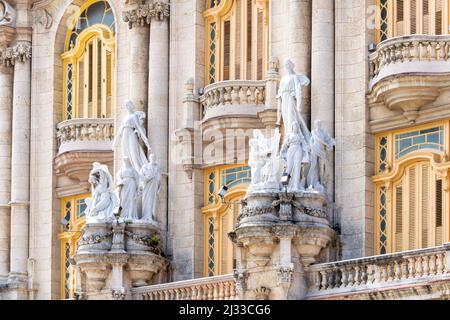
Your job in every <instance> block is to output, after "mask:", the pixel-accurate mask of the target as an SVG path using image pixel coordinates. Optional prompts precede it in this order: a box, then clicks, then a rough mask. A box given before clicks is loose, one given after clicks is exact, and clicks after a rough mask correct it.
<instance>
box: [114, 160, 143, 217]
mask: <svg viewBox="0 0 450 320" xmlns="http://www.w3.org/2000/svg"><path fill="white" fill-rule="evenodd" d="M116 186H117V188H118V194H119V200H120V207H121V208H122V210H121V217H122V218H123V219H124V220H137V219H139V215H138V206H137V203H138V201H139V174H138V172H137V171H136V170H135V169H134V168H133V166H132V165H131V162H130V159H128V158H123V165H122V167H121V168H120V170H119V172H118V173H117V176H116Z"/></svg>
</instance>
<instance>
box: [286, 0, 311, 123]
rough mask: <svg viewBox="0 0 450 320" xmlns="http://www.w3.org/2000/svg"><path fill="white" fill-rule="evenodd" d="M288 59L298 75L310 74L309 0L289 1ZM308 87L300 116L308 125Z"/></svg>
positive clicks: (309, 107)
mask: <svg viewBox="0 0 450 320" xmlns="http://www.w3.org/2000/svg"><path fill="white" fill-rule="evenodd" d="M287 12H288V17H287V20H288V26H289V27H288V30H287V32H288V52H289V56H288V58H290V59H292V61H294V63H295V67H296V68H295V70H296V71H297V72H298V73H303V74H306V75H307V76H308V77H309V76H310V72H311V0H289V10H288V11H287ZM310 95H311V94H310V87H305V88H304V89H303V103H302V107H303V110H302V115H303V117H304V119H305V121H306V123H309V120H310V117H311V98H310Z"/></svg>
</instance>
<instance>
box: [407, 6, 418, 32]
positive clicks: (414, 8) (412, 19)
mask: <svg viewBox="0 0 450 320" xmlns="http://www.w3.org/2000/svg"><path fill="white" fill-rule="evenodd" d="M409 15H410V23H411V26H410V34H416V33H417V0H411V4H410V10H409Z"/></svg>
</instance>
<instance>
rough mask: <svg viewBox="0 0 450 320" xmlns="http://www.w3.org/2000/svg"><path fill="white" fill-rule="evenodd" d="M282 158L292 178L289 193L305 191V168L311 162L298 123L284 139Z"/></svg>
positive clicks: (294, 124) (306, 143) (295, 123)
mask: <svg viewBox="0 0 450 320" xmlns="http://www.w3.org/2000/svg"><path fill="white" fill-rule="evenodd" d="M281 158H282V159H284V160H285V162H286V169H285V172H286V173H288V174H289V175H290V176H291V178H290V180H289V185H288V187H287V190H288V191H289V192H298V191H302V190H305V174H304V167H305V165H306V164H308V163H309V161H310V160H309V154H308V142H307V141H306V139H305V137H304V136H303V133H302V131H301V130H300V125H299V124H298V122H294V123H293V125H292V129H291V132H289V134H288V135H287V136H286V137H285V139H284V143H283V146H282V147H281Z"/></svg>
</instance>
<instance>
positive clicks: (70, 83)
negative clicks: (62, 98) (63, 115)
mask: <svg viewBox="0 0 450 320" xmlns="http://www.w3.org/2000/svg"><path fill="white" fill-rule="evenodd" d="M72 117H73V65H72V64H71V63H69V64H68V65H67V119H72Z"/></svg>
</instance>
